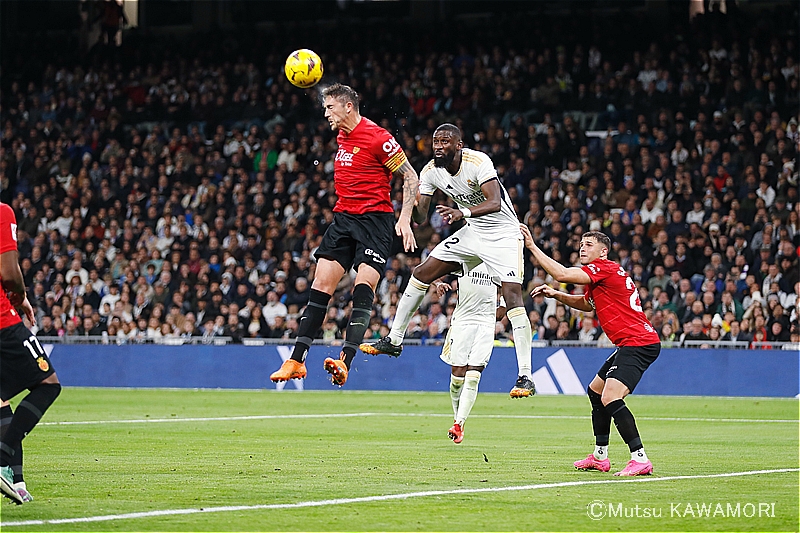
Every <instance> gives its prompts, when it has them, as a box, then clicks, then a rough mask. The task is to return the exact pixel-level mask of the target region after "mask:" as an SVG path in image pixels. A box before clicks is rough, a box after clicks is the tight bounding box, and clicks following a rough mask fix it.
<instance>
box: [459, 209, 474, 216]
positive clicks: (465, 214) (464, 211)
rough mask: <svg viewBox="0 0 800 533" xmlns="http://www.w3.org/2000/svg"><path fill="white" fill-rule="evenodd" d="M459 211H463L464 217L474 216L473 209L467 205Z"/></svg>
mask: <svg viewBox="0 0 800 533" xmlns="http://www.w3.org/2000/svg"><path fill="white" fill-rule="evenodd" d="M459 211H461V214H462V215H464V218H469V217H471V216H472V211H470V210H469V209H467V208H466V207H462V208H461V209H459Z"/></svg>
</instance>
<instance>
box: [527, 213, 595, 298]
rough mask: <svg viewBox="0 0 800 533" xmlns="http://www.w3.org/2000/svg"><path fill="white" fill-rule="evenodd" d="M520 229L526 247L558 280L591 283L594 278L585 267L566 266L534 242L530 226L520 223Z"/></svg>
mask: <svg viewBox="0 0 800 533" xmlns="http://www.w3.org/2000/svg"><path fill="white" fill-rule="evenodd" d="M519 230H520V232H522V236H523V237H524V238H525V247H526V248H527V249H528V250H530V251H531V253H532V254H533V256H534V257H535V258H536V260H537V261H538V262H539V264H540V265H542V268H543V269H545V271H546V272H547V273H548V274H550V275H551V276H553V278H554V279H555V280H556V281H558V282H560V283H577V284H578V285H588V284H589V283H591V281H592V278H590V277H589V274H587V273H586V272H584V271H583V269H581V268H578V267H565V266H564V265H562V264H561V263H559V262H558V261H556V260H555V259H553V258H552V257H550V256H549V255H547V254H545V253H544V252H543V251H542V250H541V249H539V247H538V246H536V243H535V242H533V236H532V235H531V232H530V230H529V229H528V226H526V225H525V224H520V225H519Z"/></svg>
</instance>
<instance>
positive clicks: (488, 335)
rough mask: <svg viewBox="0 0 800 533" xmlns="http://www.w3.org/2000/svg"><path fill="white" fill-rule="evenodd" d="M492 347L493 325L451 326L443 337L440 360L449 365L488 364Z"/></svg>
mask: <svg viewBox="0 0 800 533" xmlns="http://www.w3.org/2000/svg"><path fill="white" fill-rule="evenodd" d="M492 348H494V325H489V324H463V325H460V326H458V325H456V326H451V327H450V329H449V330H448V331H447V337H445V339H444V345H443V346H442V354H441V355H440V356H439V357H440V358H441V360H442V361H444V362H445V363H447V364H448V365H450V366H483V367H485V366H486V365H487V364H489V358H490V357H491V356H492Z"/></svg>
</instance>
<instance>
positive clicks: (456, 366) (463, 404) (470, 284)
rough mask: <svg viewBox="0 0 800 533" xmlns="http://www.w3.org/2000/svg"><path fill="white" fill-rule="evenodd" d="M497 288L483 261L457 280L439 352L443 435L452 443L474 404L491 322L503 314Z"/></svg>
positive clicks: (460, 436) (457, 440)
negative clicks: (446, 394) (449, 419)
mask: <svg viewBox="0 0 800 533" xmlns="http://www.w3.org/2000/svg"><path fill="white" fill-rule="evenodd" d="M442 287H447V284H445V283H441V284H439V286H437V290H438V291H439V294H440V295H441V294H442V293H443V290H442ZM497 288H498V287H497V285H496V284H495V283H494V281H492V277H491V276H490V275H489V271H488V269H487V268H486V265H485V264H484V263H481V264H480V265H478V266H477V267H475V268H474V269H472V270H470V271H469V273H467V274H465V275H464V276H462V277H460V278H459V279H458V304H456V308H455V311H453V317H452V318H451V319H450V329H448V330H447V337H446V338H445V340H444V346H442V355H441V359H442V361H444V362H445V363H447V364H448V365H450V367H451V374H450V400H451V401H452V403H453V427H451V428H450V429H449V430H448V432H447V436H448V437H450V438H451V439H453V442H455V443H456V444H460V443H461V441H462V440H464V422H465V421H466V420H467V417H468V416H469V413H470V411H471V410H472V406H473V405H475V398H476V397H477V396H478V384H479V383H480V380H481V372H483V369H484V368H486V365H487V364H488V363H489V358H490V357H491V356H492V348H494V326H495V321H496V320H497V318H499V317H502V316H503V315H504V314H505V303H504V302H503V300H502V298H501V301H500V307H498V305H497Z"/></svg>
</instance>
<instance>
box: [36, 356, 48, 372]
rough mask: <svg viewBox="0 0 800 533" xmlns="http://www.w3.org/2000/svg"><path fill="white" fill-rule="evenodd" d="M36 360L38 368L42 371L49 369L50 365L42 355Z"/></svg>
mask: <svg viewBox="0 0 800 533" xmlns="http://www.w3.org/2000/svg"><path fill="white" fill-rule="evenodd" d="M36 362H37V363H39V370H41V371H42V372H47V371H48V370H50V365H49V364H47V359H45V358H44V357H40V358H38V359H37V360H36Z"/></svg>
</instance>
